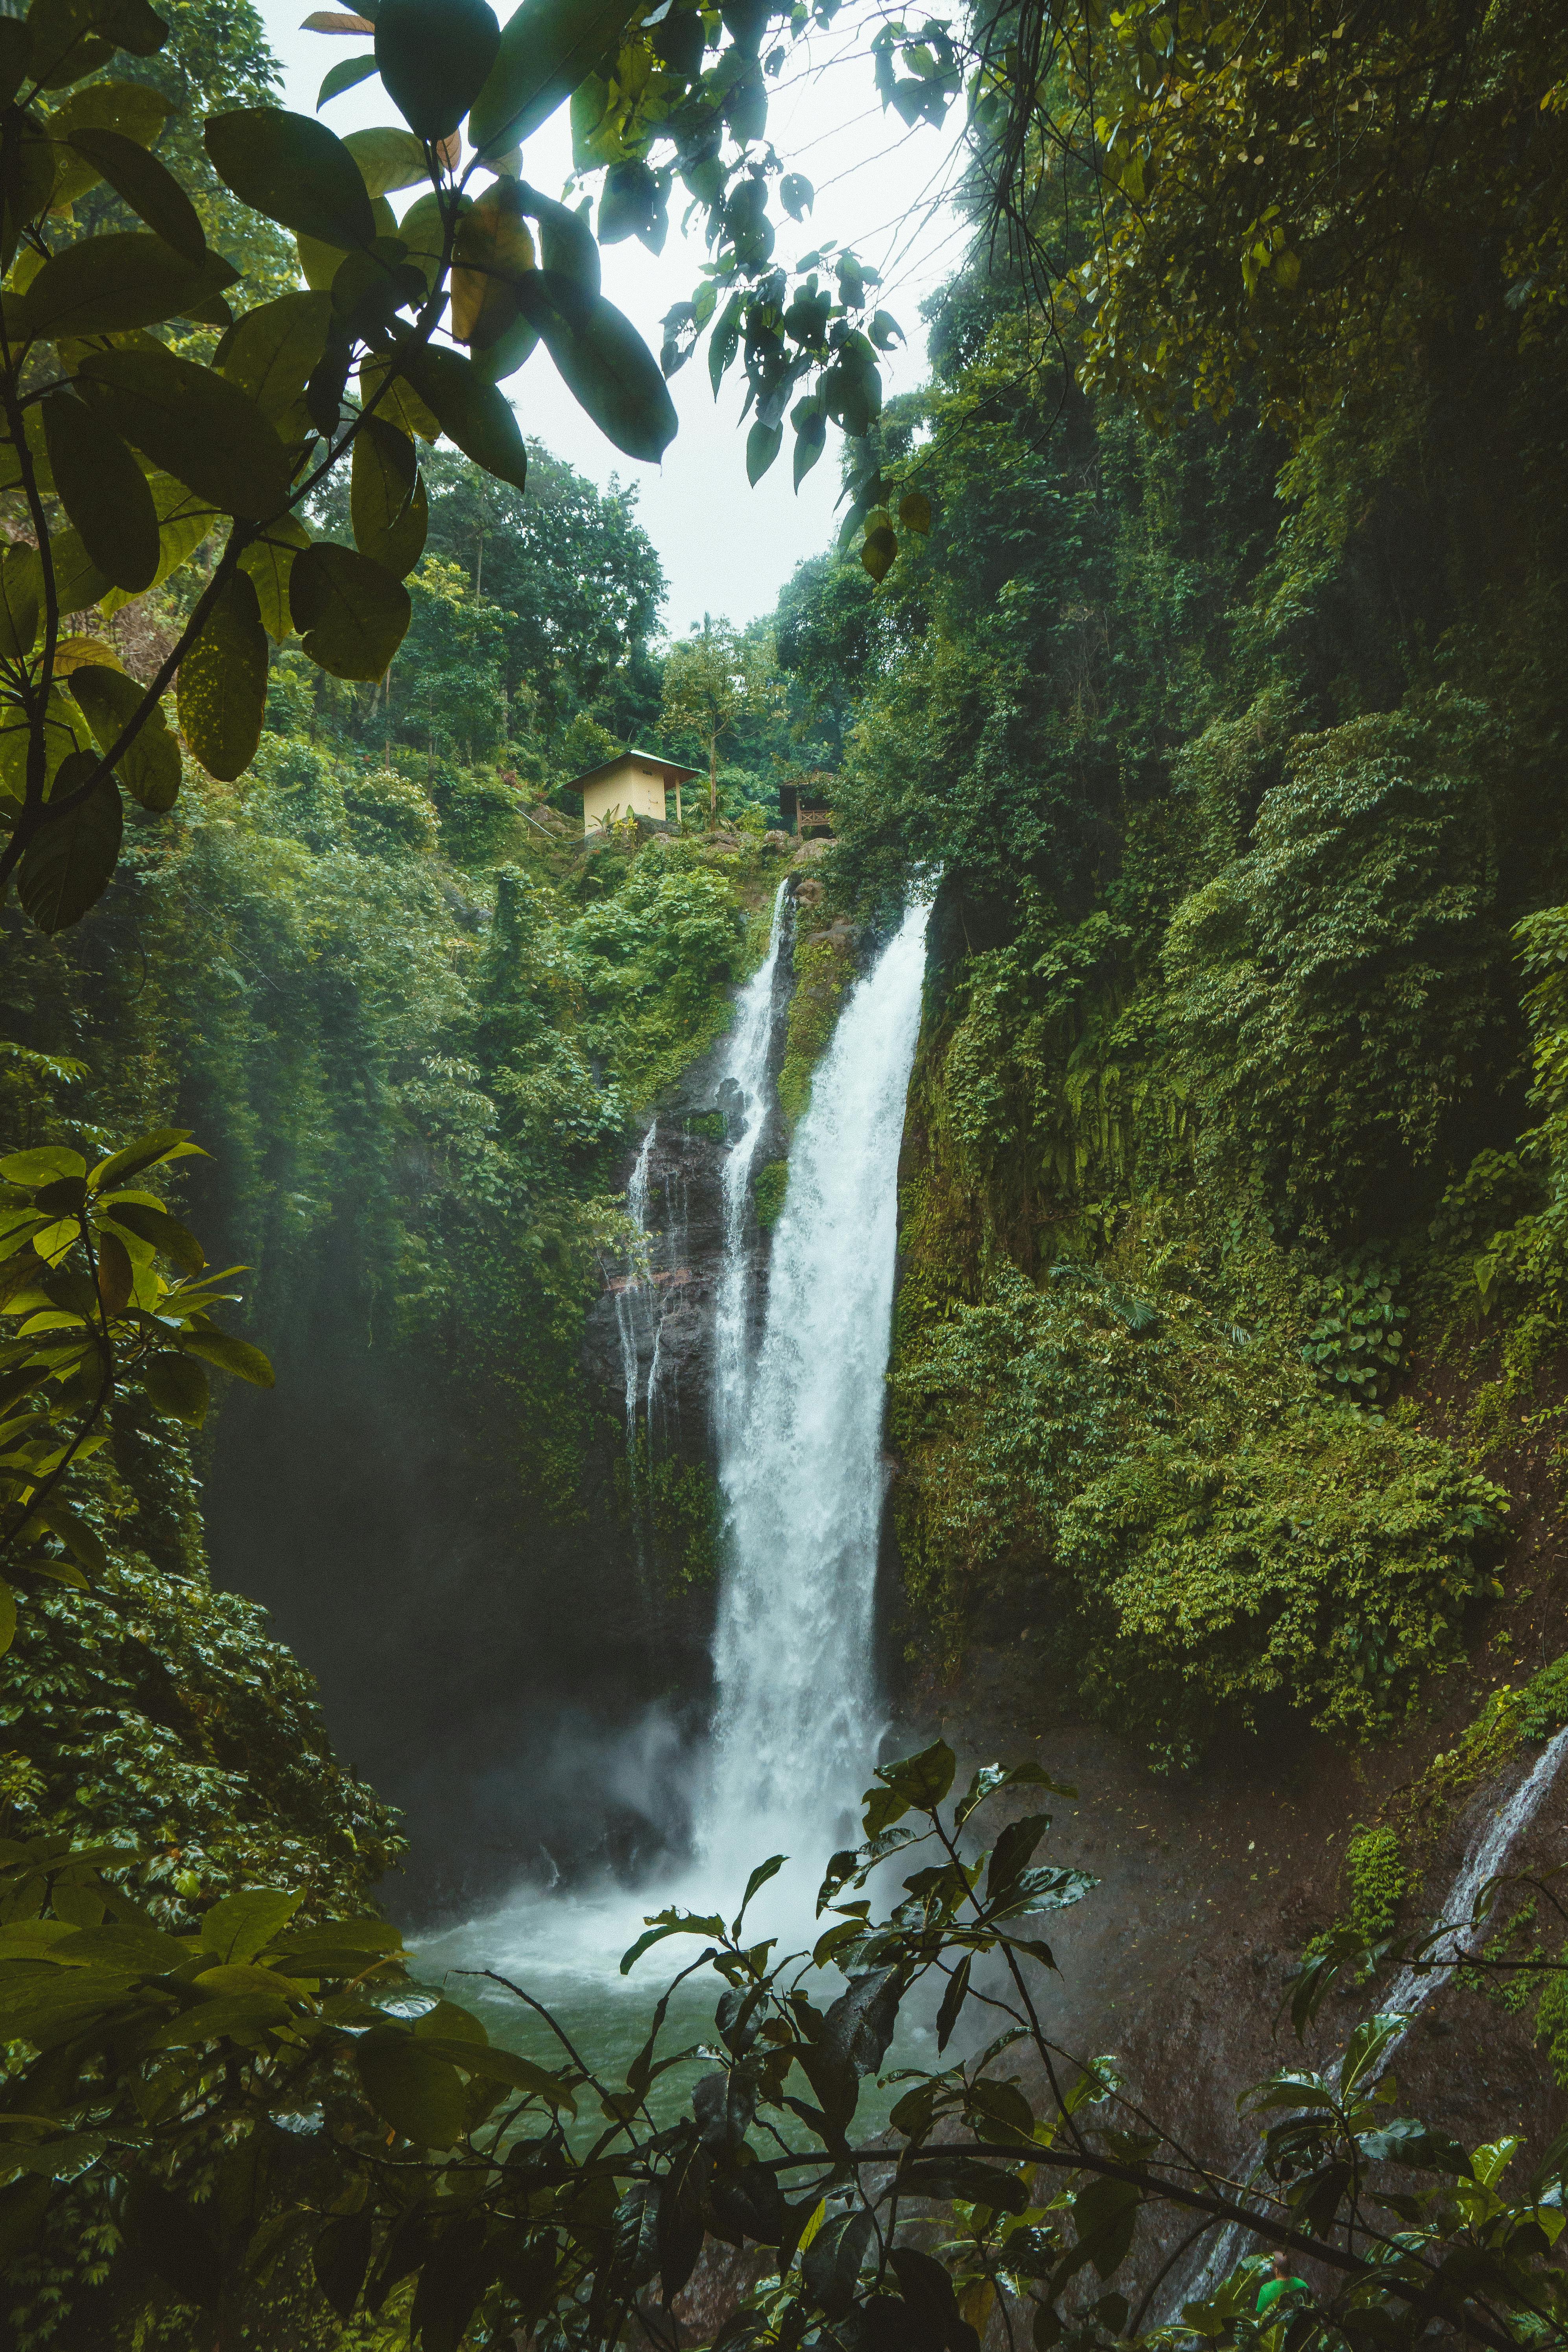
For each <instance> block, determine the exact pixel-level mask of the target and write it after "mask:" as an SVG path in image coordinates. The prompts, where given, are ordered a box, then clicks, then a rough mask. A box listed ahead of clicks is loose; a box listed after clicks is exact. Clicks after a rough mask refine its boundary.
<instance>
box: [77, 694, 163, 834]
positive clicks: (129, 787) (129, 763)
mask: <svg viewBox="0 0 1568 2352" xmlns="http://www.w3.org/2000/svg"><path fill="white" fill-rule="evenodd" d="M70 691H71V696H72V698H73V699H74V700H75V702H76V703H77V704H78V705H79V709H80V710H81V715H82V717H83V718H84V719H86V721H87V723H88V725H89V727H90V728H91V730H92V734H93V740H94V741H95V742H96V743H97V745H98V747H99V749H100V751H111V750H112V749H113V747H114V745H115V744H116V743H117V742H118V741H119V740H120V735H121V730H122V729H123V728H124V727H125V726H127V725H128V724H129V722H130V721H131V719H133V718H134V717H135V715H136V713H137V711H138V710H139V709H141V707H142V701H143V699H144V698H145V691H146V689H145V688H143V687H142V686H141V685H139V684H138V682H137V681H136V679H135V678H133V677H126V675H125V673H124V671H123V670H118V669H103V668H100V667H99V666H98V665H97V664H96V663H89V664H87V665H85V666H84V667H82V668H80V669H73V670H72V672H71V676H70ZM115 772H116V774H117V775H118V776H119V777H120V778H121V782H123V783H124V786H125V789H126V791H127V792H128V793H130V794H131V797H132V800H133V801H136V802H137V803H139V804H140V805H141V806H142V808H144V809H154V810H163V809H168V808H173V807H174V802H175V800H176V799H177V798H178V796H179V790H180V747H179V745H178V743H176V742H175V740H174V737H173V736H172V735H171V734H170V732H169V730H168V728H167V727H166V726H165V724H164V722H163V712H162V711H161V710H156V709H155V710H154V711H153V714H152V716H151V717H150V718H149V719H144V720H143V722H142V726H141V727H140V729H139V730H137V732H136V734H135V735H134V736H133V737H132V741H131V745H130V749H129V750H128V751H122V752H121V755H120V759H119V761H118V762H117V764H116V769H115Z"/></svg>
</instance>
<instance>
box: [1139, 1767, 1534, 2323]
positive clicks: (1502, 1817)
mask: <svg viewBox="0 0 1568 2352" xmlns="http://www.w3.org/2000/svg"><path fill="white" fill-rule="evenodd" d="M1565 1752H1568V1728H1565V1729H1563V1730H1562V1731H1560V1732H1558V1733H1557V1735H1556V1737H1555V1738H1553V1739H1551V1740H1549V1741H1548V1742H1547V1744H1546V1746H1545V1748H1542V1752H1541V1754H1540V1755H1539V1756H1538V1757H1537V1758H1536V1759H1535V1762H1534V1764H1533V1765H1532V1766H1531V1769H1530V1770H1529V1771H1528V1772H1527V1773H1526V1774H1525V1777H1524V1779H1523V1780H1521V1782H1520V1784H1519V1786H1518V1788H1517V1789H1516V1790H1514V1792H1513V1794H1512V1796H1511V1797H1510V1799H1509V1801H1508V1802H1507V1804H1506V1805H1500V1806H1499V1807H1498V1808H1497V1810H1496V1811H1494V1813H1493V1814H1492V1816H1491V1818H1490V1820H1489V1822H1487V1824H1486V1827H1485V1828H1484V1829H1483V1830H1482V1832H1481V1833H1480V1835H1479V1837H1478V1838H1477V1840H1476V1842H1475V1843H1474V1844H1473V1845H1472V1846H1471V1848H1470V1850H1469V1852H1468V1853H1467V1854H1466V1856H1465V1859H1464V1861H1463V1862H1462V1863H1461V1864H1460V1865H1459V1869H1458V1874H1457V1875H1456V1877H1455V1879H1454V1882H1453V1885H1451V1886H1450V1887H1449V1889H1448V1892H1447V1896H1446V1898H1445V1900H1444V1904H1443V1908H1442V1910H1441V1911H1440V1912H1439V1913H1438V1915H1437V1916H1436V1919H1434V1921H1433V1922H1432V1927H1433V1929H1434V1930H1436V1928H1438V1927H1442V1926H1443V1925H1444V1923H1445V1922H1448V1923H1451V1925H1452V1927H1453V1934H1452V1936H1451V1937H1450V1938H1449V1941H1448V1943H1447V1948H1443V1947H1441V1946H1435V1947H1434V1948H1433V1951H1432V1953H1431V1956H1430V1959H1429V1963H1428V1965H1427V1966H1426V1968H1424V1969H1401V1970H1400V1972H1399V1974H1398V1976H1396V1977H1395V1979H1394V1982H1393V1983H1392V1984H1391V1985H1390V1987H1389V1989H1388V1994H1387V1998H1386V1999H1385V2000H1384V2002H1383V2005H1382V2013H1383V2014H1384V2015H1385V2016H1387V2015H1393V2014H1395V2013H1397V2014H1401V2015H1402V2016H1403V2018H1404V2023H1403V2024H1402V2026H1401V2027H1400V2030H1399V2032H1397V2033H1396V2034H1395V2035H1394V2037H1393V2039H1392V2040H1391V2041H1390V2042H1389V2043H1388V2045H1387V2047H1386V2049H1385V2050H1384V2052H1383V2053H1382V2055H1381V2057H1380V2058H1379V2059H1378V2062H1377V2063H1376V2065H1375V2067H1374V2068H1373V2069H1372V2070H1371V2071H1370V2072H1369V2073H1368V2074H1365V2075H1364V2076H1363V2086H1364V2087H1366V2088H1368V2089H1370V2087H1371V2086H1372V2084H1373V2083H1375V2082H1376V2081H1377V2079H1378V2077H1379V2076H1380V2075H1381V2074H1383V2073H1384V2071H1385V2069H1386V2068H1387V2066H1388V2064H1389V2062H1390V2060H1391V2059H1392V2058H1393V2056H1394V2053H1395V2051H1396V2050H1397V2049H1398V2048H1399V2045H1400V2043H1401V2042H1403V2041H1404V2040H1405V2035H1406V2034H1407V2033H1408V2032H1409V2031H1410V2029H1411V2027H1412V2026H1413V2025H1414V2024H1415V2020H1416V2018H1417V2017H1418V2016H1419V2015H1420V2013H1421V2011H1423V2010H1424V2009H1425V2008H1426V2003H1427V2002H1428V2001H1429V2000H1431V1999H1432V1997H1433V1995H1434V1994H1435V1993H1438V1992H1440V1991H1441V1990H1442V1989H1443V1987H1444V1986H1445V1985H1446V1984H1447V1981H1448V1979H1449V1978H1450V1977H1451V1976H1452V1975H1453V1973H1454V1970H1455V1969H1457V1968H1458V1967H1459V1966H1460V1965H1461V1964H1462V1962H1463V1961H1464V1959H1465V1958H1466V1956H1467V1954H1468V1952H1469V1951H1470V1949H1471V1948H1472V1944H1473V1940H1474V1938H1473V1937H1472V1935H1471V1934H1470V1933H1469V1932H1468V1922H1469V1921H1470V1920H1471V1919H1472V1918H1473V1917H1474V1916H1475V1908H1476V1903H1477V1901H1478V1899H1479V1895H1480V1893H1481V1890H1482V1888H1483V1887H1484V1886H1485V1885H1486V1884H1487V1881H1488V1880H1489V1879H1491V1878H1496V1877H1497V1876H1498V1875H1499V1874H1500V1872H1501V1871H1503V1870H1505V1869H1506V1868H1507V1866H1508V1858H1509V1856H1510V1853H1512V1852H1513V1849H1514V1847H1515V1845H1516V1844H1517V1843H1518V1842H1519V1840H1520V1838H1521V1837H1522V1835H1523V1834H1524V1832H1525V1831H1526V1830H1527V1829H1528V1828H1529V1826H1530V1824H1531V1822H1532V1821H1533V1820H1534V1818H1535V1815H1536V1813H1537V1811H1539V1810H1540V1807H1541V1805H1542V1801H1543V1800H1544V1799H1545V1797H1546V1795H1547V1792H1548V1790H1550V1789H1551V1787H1552V1782H1553V1781H1554V1780H1556V1778H1557V1774H1558V1770H1559V1768H1560V1767H1561V1765H1562V1762H1563V1755H1564V1753H1565ZM1433 1963H1435V1965H1433ZM1329 2075H1330V2080H1331V2081H1332V2082H1333V2083H1334V2084H1336V2086H1337V2084H1338V2082H1339V2066H1338V2064H1337V2063H1336V2064H1335V2065H1333V2066H1332V2067H1331V2068H1330V2069H1329ZM1241 2241H1242V2230H1241V2225H1240V2223H1239V2222H1236V2221H1231V2222H1227V2223H1226V2227H1225V2228H1224V2229H1223V2230H1222V2231H1220V2233H1219V2235H1218V2237H1217V2238H1216V2239H1215V2241H1214V2243H1213V2244H1212V2246H1210V2248H1209V2249H1208V2251H1207V2252H1205V2253H1203V2254H1201V2255H1200V2256H1199V2258H1198V2260H1197V2261H1196V2263H1194V2265H1193V2268H1192V2274H1191V2276H1190V2277H1189V2279H1188V2281H1187V2283H1186V2284H1185V2285H1184V2286H1181V2287H1177V2288H1175V2289H1173V2290H1172V2291H1171V2302H1170V2307H1169V2309H1168V2310H1167V2311H1166V2314H1165V2316H1164V2319H1163V2322H1162V2323H1161V2324H1162V2325H1163V2326H1167V2327H1169V2326H1174V2324H1175V2322H1176V2321H1177V2319H1179V2317H1180V2316H1181V2310H1182V2305H1184V2304H1185V2303H1205V2302H1206V2301H1207V2300H1208V2298H1209V2297H1210V2295H1212V2294H1215V2291H1216V2290H1217V2288H1218V2287H1219V2286H1220V2285H1221V2284H1222V2283H1223V2281H1224V2280H1226V2278H1228V2277H1229V2275H1230V2273H1231V2272H1232V2270H1234V2268H1235V2267H1236V2264H1237V2261H1238V2260H1239V2258H1240V2252H1241Z"/></svg>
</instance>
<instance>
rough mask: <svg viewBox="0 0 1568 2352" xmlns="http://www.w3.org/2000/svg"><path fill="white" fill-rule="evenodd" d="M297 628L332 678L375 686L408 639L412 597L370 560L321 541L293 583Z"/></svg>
mask: <svg viewBox="0 0 1568 2352" xmlns="http://www.w3.org/2000/svg"><path fill="white" fill-rule="evenodd" d="M289 604H290V605H291V606H292V608H293V614H294V625H295V627H296V628H297V629H298V630H299V631H300V635H301V636H302V637H303V639H304V646H305V651H306V653H307V654H308V655H309V656H310V659H311V660H312V661H313V662H319V663H320V665H321V667H322V669H324V670H329V671H330V672H331V675H332V677H352V678H363V679H368V680H374V679H377V678H381V677H385V675H386V667H387V664H388V663H389V662H390V661H391V659H392V656H393V655H394V654H395V652H396V651H397V648H398V646H400V645H401V644H402V643H403V640H404V637H405V634H406V633H407V628H408V621H409V614H410V605H409V601H408V591H407V589H406V588H405V586H404V585H403V583H402V581H401V580H395V579H394V577H393V575H392V573H391V572H386V571H384V570H383V568H382V566H381V565H380V564H379V563H374V562H372V561H371V559H370V558H369V556H366V555H361V554H359V553H357V552H356V551H355V550H354V549H353V548H352V547H340V546H338V545H337V544H336V543H335V541H331V540H320V539H319V540H318V541H316V543H315V545H314V546H313V547H310V548H307V549H306V551H305V552H304V553H303V554H302V555H300V556H297V557H296V558H295V561H294V569H293V571H292V572H291V573H290V574H289Z"/></svg>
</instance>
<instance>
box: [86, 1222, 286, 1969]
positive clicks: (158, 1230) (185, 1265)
mask: <svg viewBox="0 0 1568 2352" xmlns="http://www.w3.org/2000/svg"><path fill="white" fill-rule="evenodd" d="M101 1213H102V1215H103V1216H105V1217H107V1218H109V1219H110V1221H111V1222H112V1223H114V1224H117V1225H120V1226H122V1227H123V1228H124V1230H125V1232H126V1233H128V1234H134V1235H135V1237H136V1239H137V1240H138V1241H140V1242H145V1243H146V1244H147V1247H148V1248H149V1249H150V1250H162V1251H163V1255H164V1256H165V1257H170V1258H173V1260H174V1264H175V1265H177V1266H178V1267H179V1268H180V1270H181V1272H182V1273H183V1274H200V1272H201V1270H202V1268H203V1266H204V1265H205V1264H206V1262H207V1261H206V1253H205V1250H204V1249H203V1248H202V1245H201V1244H200V1242H199V1241H197V1239H196V1237H195V1234H193V1233H192V1232H191V1230H190V1227H189V1226H188V1225H183V1224H182V1223H180V1221H179V1219H178V1217H172V1216H171V1215H170V1214H169V1212H168V1211H167V1209H154V1208H151V1207H149V1205H148V1203H147V1202H145V1201H110V1202H106V1203H105V1206H104V1208H103V1210H102V1212H101ZM246 1958H249V1954H248V1953H247V1955H246Z"/></svg>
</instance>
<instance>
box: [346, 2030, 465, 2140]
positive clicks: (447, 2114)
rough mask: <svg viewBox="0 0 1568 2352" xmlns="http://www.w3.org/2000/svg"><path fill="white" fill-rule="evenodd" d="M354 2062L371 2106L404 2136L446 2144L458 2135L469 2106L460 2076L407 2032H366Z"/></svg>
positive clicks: (461, 2132)
mask: <svg viewBox="0 0 1568 2352" xmlns="http://www.w3.org/2000/svg"><path fill="white" fill-rule="evenodd" d="M354 2063H355V2064H356V2065H357V2066H358V2068H359V2075H360V2080H361V2082H362V2083H363V2084H364V2089H365V2096H366V2097H367V2098H368V2099H369V2101H370V2103H371V2105H372V2106H373V2107H374V2109H375V2111H376V2114H377V2115H378V2116H381V2117H382V2119H383V2120H384V2122H386V2123H389V2124H390V2125H391V2126H392V2127H393V2129H394V2131H396V2132H401V2133H402V2135H403V2137H404V2138H405V2139H410V2140H412V2141H413V2142H414V2143H415V2145H416V2147H451V2146H452V2145H453V2143H454V2141H456V2140H458V2139H460V2138H461V2137H462V2136H463V2129H464V2126H465V2124H466V2122H467V2119H468V2097H467V2095H466V2093H465V2092H464V2089H463V2082H462V2077H461V2075H460V2074H458V2071H457V2069H456V2067H455V2066H453V2065H451V2064H450V2063H449V2062H448V2061H447V2059H445V2058H441V2057H438V2056H437V2053H435V2052H434V2051H433V2050H429V2049H427V2048H426V2047H424V2046H423V2045H422V2044H421V2043H420V2042H417V2041H416V2039H415V2038H414V2036H413V2035H412V2034H396V2035H394V2034H391V2033H387V2034H383V2033H381V2032H379V2031H378V2032H374V2033H370V2034H367V2035H366V2037H365V2039H364V2040H363V2042H361V2043H360V2045H359V2048H358V2049H357V2050H356V2052H355V2053H354Z"/></svg>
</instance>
